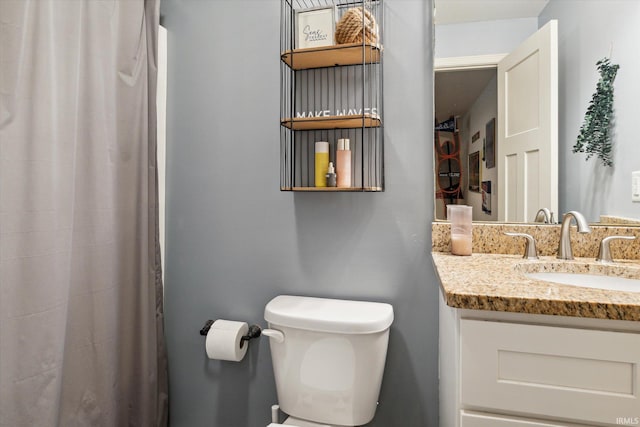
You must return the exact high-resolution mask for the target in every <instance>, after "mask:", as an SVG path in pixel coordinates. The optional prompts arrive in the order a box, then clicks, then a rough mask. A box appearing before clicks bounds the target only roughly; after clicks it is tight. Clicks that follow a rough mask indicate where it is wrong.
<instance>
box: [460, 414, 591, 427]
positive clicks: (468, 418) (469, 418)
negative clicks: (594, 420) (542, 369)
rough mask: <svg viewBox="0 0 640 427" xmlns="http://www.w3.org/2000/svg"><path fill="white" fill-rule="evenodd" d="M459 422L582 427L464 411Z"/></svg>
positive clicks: (466, 425) (482, 426) (466, 426)
mask: <svg viewBox="0 0 640 427" xmlns="http://www.w3.org/2000/svg"><path fill="white" fill-rule="evenodd" d="M460 420H461V424H460V426H461V427H582V426H580V425H579V424H559V423H556V422H551V421H540V420H527V419H524V418H515V417H504V416H499V415H492V414H476V413H472V412H471V413H470V412H465V411H462V413H461V417H460ZM584 427H586V426H584Z"/></svg>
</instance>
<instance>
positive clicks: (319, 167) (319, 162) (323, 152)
mask: <svg viewBox="0 0 640 427" xmlns="http://www.w3.org/2000/svg"><path fill="white" fill-rule="evenodd" d="M328 169H329V143H328V142H326V141H318V142H316V153H315V185H316V187H326V186H327V177H326V175H327V170H328Z"/></svg>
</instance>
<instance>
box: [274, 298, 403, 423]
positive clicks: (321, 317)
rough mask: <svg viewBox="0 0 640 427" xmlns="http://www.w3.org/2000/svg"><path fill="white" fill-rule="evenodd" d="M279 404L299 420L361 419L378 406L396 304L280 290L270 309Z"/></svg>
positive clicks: (368, 417)
mask: <svg viewBox="0 0 640 427" xmlns="http://www.w3.org/2000/svg"><path fill="white" fill-rule="evenodd" d="M264 318H265V320H266V321H267V322H268V323H269V329H265V330H263V331H262V334H263V335H266V336H268V337H269V338H270V344H271V358H272V359H273V370H274V374H275V379H276V389H277V392H278V401H279V402H278V403H279V405H280V409H282V410H283V411H284V412H285V413H286V414H287V415H289V418H288V419H287V420H286V421H285V422H284V424H275V423H272V424H270V426H277V425H286V426H290V427H291V426H297V427H332V426H360V425H363V424H366V423H368V422H370V421H371V420H372V419H373V416H374V415H375V412H376V405H377V401H378V395H379V393H380V384H381V383H382V373H383V371H384V363H385V359H386V356H387V344H388V342H389V327H390V326H391V323H392V322H393V307H392V306H391V305H389V304H383V303H375V302H363V301H346V300H336V299H324V298H311V297H298V296H288V295H281V296H278V297H276V298H274V299H273V300H271V301H270V302H269V303H268V304H267V306H266V307H265V311H264Z"/></svg>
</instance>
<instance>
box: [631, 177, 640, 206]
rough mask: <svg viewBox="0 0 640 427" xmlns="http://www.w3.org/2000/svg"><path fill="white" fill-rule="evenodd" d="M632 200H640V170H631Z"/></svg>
mask: <svg viewBox="0 0 640 427" xmlns="http://www.w3.org/2000/svg"><path fill="white" fill-rule="evenodd" d="M631 201H632V202H640V171H635V172H631Z"/></svg>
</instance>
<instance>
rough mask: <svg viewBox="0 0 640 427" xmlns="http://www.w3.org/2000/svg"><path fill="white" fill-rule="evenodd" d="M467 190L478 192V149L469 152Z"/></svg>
mask: <svg viewBox="0 0 640 427" xmlns="http://www.w3.org/2000/svg"><path fill="white" fill-rule="evenodd" d="M468 171H469V190H470V191H476V192H480V151H476V152H475V153H471V154H469V169H468Z"/></svg>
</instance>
